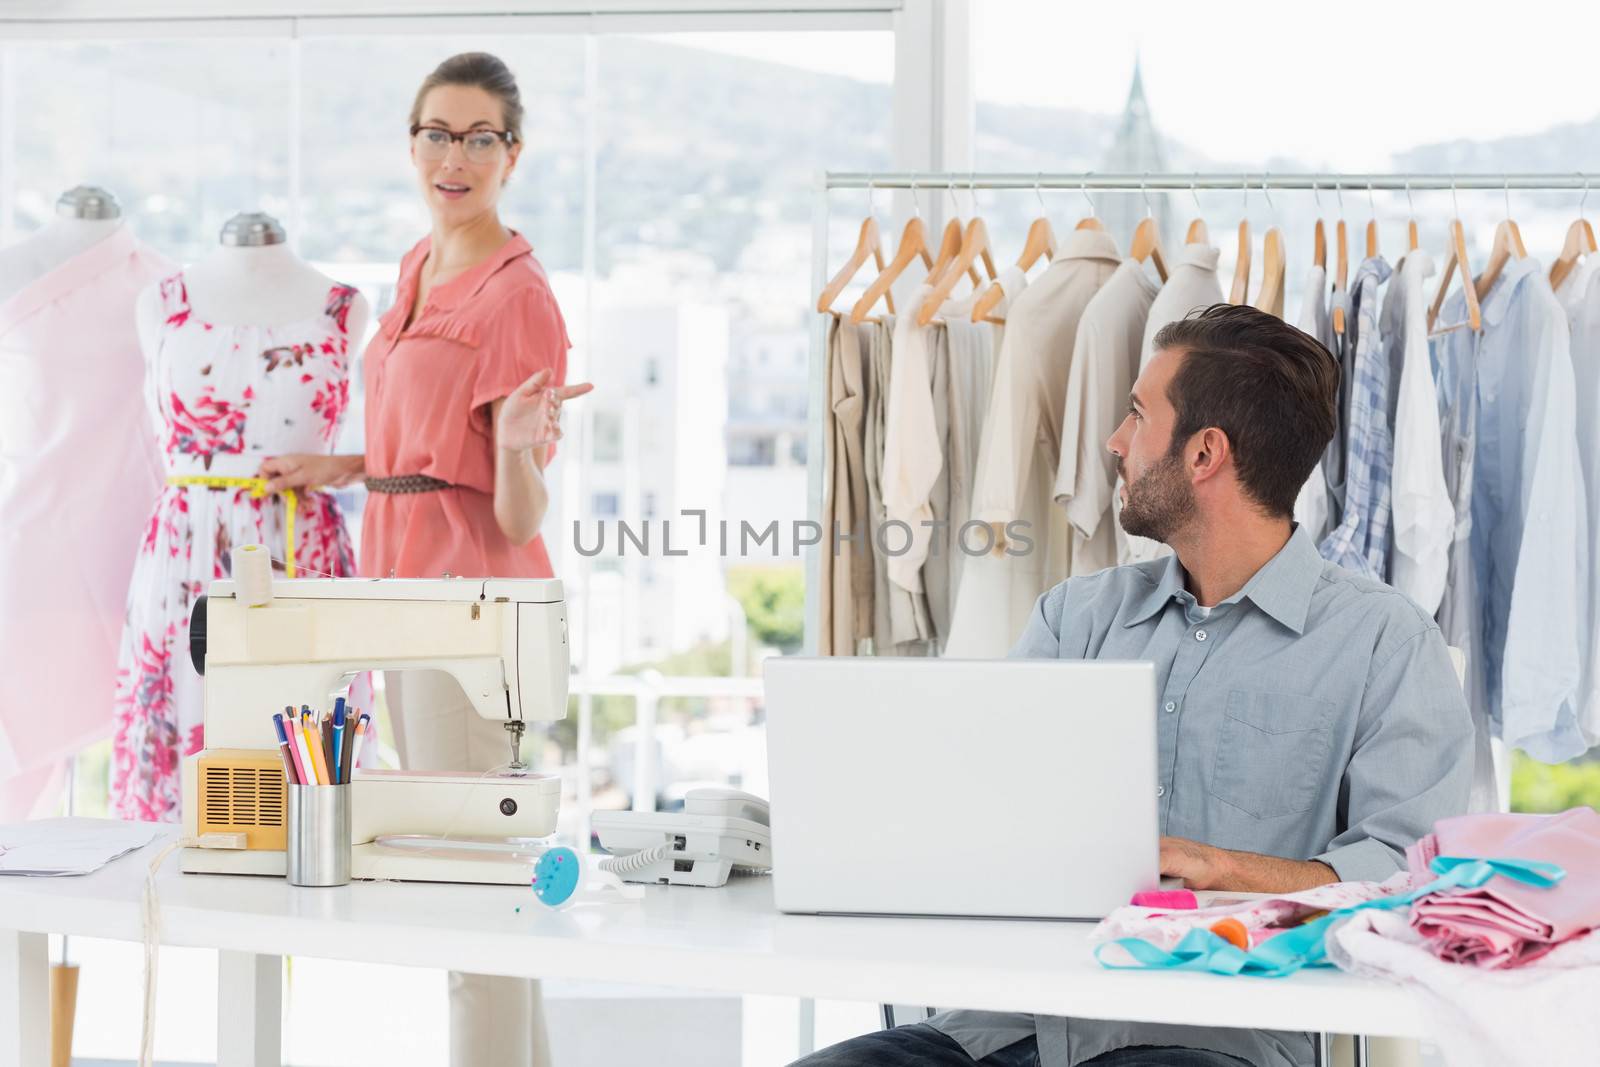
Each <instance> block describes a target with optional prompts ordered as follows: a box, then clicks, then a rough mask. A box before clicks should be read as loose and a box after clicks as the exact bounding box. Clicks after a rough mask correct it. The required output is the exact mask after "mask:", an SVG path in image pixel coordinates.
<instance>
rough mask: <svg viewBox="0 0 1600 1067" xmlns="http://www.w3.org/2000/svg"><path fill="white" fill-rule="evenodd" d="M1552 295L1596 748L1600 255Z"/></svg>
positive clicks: (1599, 725)
mask: <svg viewBox="0 0 1600 1067" xmlns="http://www.w3.org/2000/svg"><path fill="white" fill-rule="evenodd" d="M1556 296H1557V298H1558V299H1560V301H1561V305H1562V307H1564V308H1565V309H1566V312H1567V322H1568V324H1569V325H1570V326H1571V327H1572V376H1573V380H1574V381H1575V382H1576V384H1577V396H1578V410H1579V411H1581V412H1586V413H1587V415H1586V416H1585V417H1582V418H1579V419H1578V462H1579V464H1580V466H1581V467H1582V470H1583V483H1584V497H1585V507H1584V513H1585V514H1587V515H1588V517H1589V526H1588V542H1589V546H1590V551H1589V559H1590V563H1591V566H1590V570H1589V589H1588V596H1587V597H1586V598H1585V599H1586V602H1587V605H1588V618H1587V620H1586V621H1585V627H1584V631H1583V634H1582V640H1581V642H1580V644H1579V652H1580V654H1581V655H1582V656H1583V682H1582V685H1581V687H1580V689H1579V692H1578V704H1579V712H1578V726H1579V728H1580V729H1581V730H1582V731H1583V735H1584V737H1585V738H1586V739H1587V740H1588V742H1589V744H1590V745H1597V744H1600V551H1597V547H1600V420H1597V419H1596V418H1595V412H1597V411H1600V255H1590V256H1588V257H1586V258H1585V259H1584V261H1583V262H1582V263H1580V264H1578V266H1577V268H1576V269H1575V270H1573V271H1572V272H1571V273H1569V274H1568V275H1567V276H1566V277H1565V278H1564V279H1562V282H1561V288H1559V289H1557V290H1556Z"/></svg>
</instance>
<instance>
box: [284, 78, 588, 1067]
mask: <svg viewBox="0 0 1600 1067" xmlns="http://www.w3.org/2000/svg"><path fill="white" fill-rule="evenodd" d="M521 152H522V103H521V97H520V95H519V93H518V90H517V85H516V81H515V79H514V78H513V77H512V75H511V72H510V71H509V70H507V69H506V67H505V64H503V63H502V62H501V61H500V60H499V59H496V58H495V57H494V56H490V55H485V54H483V53H467V54H463V55H458V56H454V57H452V58H450V59H447V60H445V61H444V62H443V63H441V64H440V65H439V67H438V69H436V70H435V71H434V72H433V73H432V74H430V75H429V76H428V77H427V78H426V79H425V80H424V81H423V83H422V87H421V89H420V90H419V91H418V92H417V97H416V102H415V103H414V104H413V106H412V111H411V160H412V163H413V165H414V166H415V167H416V170H417V178H418V181H419V184H420V186H421V189H422V195H423V199H424V200H426V201H427V204H428V210H429V212H430V213H431V214H432V216H433V232H432V234H431V235H430V236H428V237H425V238H423V239H422V240H421V241H419V242H418V243H417V245H416V247H414V248H412V249H411V251H410V252H408V253H407V254H406V257H405V259H404V260H402V261H401V263H400V281H399V285H398V287H397V290H396V293H395V302H394V306H393V307H391V308H390V309H389V311H388V313H387V314H385V315H384V316H383V317H382V319H381V320H380V322H379V328H378V333H377V335H376V336H375V337H374V338H373V339H372V343H371V344H370V345H369V346H368V347H367V351H366V357H365V380H366V389H367V400H366V436H367V452H366V455H364V456H315V455H290V456H277V457H274V458H272V459H269V460H267V461H266V462H265V463H264V464H263V465H262V475H263V476H264V477H266V478H269V479H271V484H270V485H269V489H272V490H277V489H279V488H298V487H301V486H307V485H317V486H326V485H333V486H338V485H346V484H349V483H351V482H354V481H356V480H358V479H364V480H365V482H366V486H367V489H368V490H369V495H368V497H367V508H366V513H365V515H364V516H363V519H362V534H361V551H360V555H359V559H358V563H359V565H360V570H361V573H363V574H366V575H371V576H373V577H379V578H384V577H399V578H437V577H440V576H442V575H444V574H447V573H448V574H452V575H456V576H462V577H490V576H493V577H497V578H549V577H551V576H552V573H551V569H550V556H549V553H547V552H546V551H545V546H544V541H543V539H542V538H541V537H540V536H539V526H540V524H541V523H542V522H543V520H544V516H545V512H546V511H547V510H548V507H549V502H550V495H549V489H548V487H547V485H546V484H545V479H544V470H545V466H546V464H547V463H548V462H549V460H550V458H551V456H552V455H553V453H554V450H555V442H556V441H558V440H559V439H560V437H561V429H560V414H561V404H562V402H563V401H565V400H569V399H571V398H573V397H575V396H580V395H582V394H584V393H586V392H588V391H589V389H590V388H591V387H590V386H588V385H572V386H569V385H565V384H564V383H565V381H566V372H567V348H568V346H569V342H568V340H567V331H566V325H565V323H564V322H563V321H562V318H561V309H560V308H558V307H557V306H556V300H555V295H554V294H553V293H552V292H551V290H550V282H549V280H548V279H547V278H546V277H545V273H544V269H543V268H542V267H540V265H539V262H538V261H537V260H536V259H534V258H533V250H532V248H531V247H530V246H529V244H528V241H527V239H526V238H524V237H523V236H522V235H521V234H518V233H516V232H515V231H513V230H510V229H508V228H507V227H506V226H505V225H504V224H503V223H502V222H501V221H500V216H499V213H498V211H497V202H498V201H499V198H500V191H501V188H502V187H503V186H504V185H505V183H506V181H507V179H509V178H510V177H511V174H512V172H513V171H514V170H515V169H516V165H517V158H518V156H519V155H520V154H521ZM385 688H386V691H387V700H388V705H389V711H390V716H391V722H392V723H393V726H394V730H395V738H396V741H397V743H398V746H399V749H400V759H401V762H402V763H404V764H405V765H406V766H407V767H416V768H423V769H447V770H489V769H490V768H493V767H497V766H500V765H502V764H504V763H506V762H507V761H508V759H509V758H510V748H509V742H508V741H507V737H506V732H505V730H504V729H503V728H502V727H501V726H500V725H499V724H498V723H495V722H489V721H487V720H484V719H481V718H479V717H478V715H477V714H476V713H475V712H474V711H473V709H472V706H471V705H470V704H469V703H468V702H467V699H466V695H465V694H464V693H462V692H461V689H460V687H459V686H458V685H456V683H455V681H454V680H453V679H452V678H450V677H449V676H448V675H445V674H442V673H437V672H408V673H406V674H400V673H398V672H390V673H389V674H388V676H387V678H386V686H385ZM450 992H451V998H450V999H451V1027H450V1029H451V1060H452V1062H453V1063H456V1064H472V1065H473V1067H483V1065H488V1067H500V1065H506V1067H511V1065H515V1067H526V1065H528V1064H531V1063H542V1062H545V1061H547V1060H548V1052H547V1051H546V1050H545V1047H544V1046H545V1039H544V1033H543V1024H542V1020H541V1013H540V1011H539V1003H538V990H537V987H536V986H534V985H533V984H532V983H527V982H523V981H520V980H517V979H504V978H484V977H482V976H476V975H459V974H452V975H451V976H450Z"/></svg>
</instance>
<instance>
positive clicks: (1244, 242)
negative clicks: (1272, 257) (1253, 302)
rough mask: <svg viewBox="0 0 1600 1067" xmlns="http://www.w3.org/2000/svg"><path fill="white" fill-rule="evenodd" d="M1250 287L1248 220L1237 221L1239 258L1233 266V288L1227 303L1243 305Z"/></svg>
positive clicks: (1229, 292) (1229, 291) (1230, 290)
mask: <svg viewBox="0 0 1600 1067" xmlns="http://www.w3.org/2000/svg"><path fill="white" fill-rule="evenodd" d="M1249 287H1250V220H1249V219H1240V220H1239V258H1238V259H1236V260H1235V261H1234V264H1233V286H1232V287H1231V288H1230V289H1229V290H1228V303H1230V304H1243V303H1244V302H1245V300H1246V297H1247V293H1248V290H1249Z"/></svg>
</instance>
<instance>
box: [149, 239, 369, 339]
mask: <svg viewBox="0 0 1600 1067" xmlns="http://www.w3.org/2000/svg"><path fill="white" fill-rule="evenodd" d="M287 236H288V235H287V234H286V233H285V232H284V230H283V227H282V226H280V225H278V222H277V220H276V219H274V218H273V217H272V216H270V215H265V214H262V213H260V212H250V213H245V214H239V215H235V216H234V217H233V218H231V219H229V220H228V222H227V225H225V226H223V228H222V237H221V243H222V247H220V248H219V249H217V250H216V251H215V252H213V253H211V255H209V256H207V257H206V258H205V259H202V260H201V261H200V262H198V263H196V264H195V265H194V266H192V267H190V268H188V269H187V270H185V271H184V272H183V280H184V285H185V286H186V287H187V288H188V291H189V303H190V305H191V306H192V307H193V308H194V313H195V315H197V316H198V317H199V318H200V319H202V320H203V321H205V322H208V323H211V324H212V325H214V326H281V325H283V324H285V323H290V322H295V321H298V320H301V319H304V318H305V317H306V316H307V315H308V314H311V313H313V312H315V311H316V310H318V309H320V308H321V307H322V305H323V303H324V302H325V301H326V300H327V298H328V290H330V289H331V288H333V286H334V285H335V284H337V283H336V282H335V281H334V280H333V279H332V278H330V277H328V276H327V275H325V274H323V273H322V272H321V271H318V270H316V269H315V268H313V267H312V266H311V265H310V264H308V263H306V262H305V261H304V260H302V259H300V257H298V256H296V255H295V254H294V252H293V251H291V250H290V248H289V245H288V244H287ZM159 296H160V294H159V293H158V292H157V291H156V290H154V289H151V290H148V291H146V292H145V293H144V294H143V295H142V296H141V297H140V299H139V306H138V322H139V339H140V341H141V342H142V343H143V344H144V349H145V351H146V352H150V351H151V350H152V349H151V345H152V342H153V339H154V338H155V337H156V336H157V334H158V332H159V329H160V326H161V301H160V298H159ZM371 317H372V315H371V308H370V306H369V305H368V303H367V300H366V298H365V297H362V296H357V297H356V298H355V302H354V303H353V304H352V305H351V307H350V317H349V320H348V321H349V329H350V336H351V337H354V338H357V339H358V340H359V339H360V338H362V337H364V336H365V334H366V329H367V323H368V321H370V319H371Z"/></svg>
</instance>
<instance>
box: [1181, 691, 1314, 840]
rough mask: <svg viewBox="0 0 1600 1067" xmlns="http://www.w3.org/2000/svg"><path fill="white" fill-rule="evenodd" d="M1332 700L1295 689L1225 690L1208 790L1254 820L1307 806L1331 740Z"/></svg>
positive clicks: (1312, 800)
mask: <svg viewBox="0 0 1600 1067" xmlns="http://www.w3.org/2000/svg"><path fill="white" fill-rule="evenodd" d="M1333 712H1334V705H1333V702H1332V701H1329V700H1319V699H1317V698H1315V697H1309V696H1303V695H1301V694H1298V693H1281V692H1259V691H1252V690H1245V689H1231V690H1229V691H1228V704H1227V710H1226V712H1225V714H1224V715H1223V719H1222V727H1221V729H1220V731H1219V732H1218V735H1217V754H1216V759H1215V761H1214V763H1213V764H1212V770H1211V795H1212V796H1214V797H1216V798H1217V799H1218V800H1221V801H1223V802H1224V803H1226V804H1229V805H1231V806H1233V807H1235V808H1239V809H1241V810H1243V811H1245V812H1248V813H1249V814H1251V815H1253V816H1255V817H1256V818H1258V819H1272V818H1278V817H1281V816H1284V815H1298V814H1300V813H1302V812H1306V811H1309V810H1311V807H1312V805H1313V804H1315V803H1316V799H1317V793H1318V790H1319V789H1320V787H1321V785H1322V778H1323V776H1324V774H1325V772H1326V769H1327V764H1328V756H1329V751H1330V749H1331V748H1332V744H1333V734H1332V719H1333Z"/></svg>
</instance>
